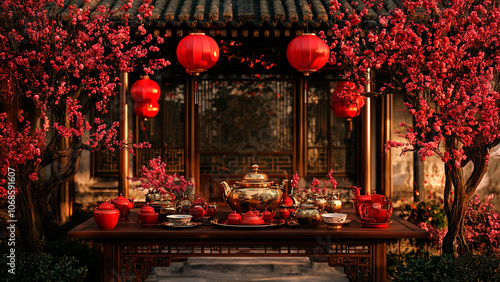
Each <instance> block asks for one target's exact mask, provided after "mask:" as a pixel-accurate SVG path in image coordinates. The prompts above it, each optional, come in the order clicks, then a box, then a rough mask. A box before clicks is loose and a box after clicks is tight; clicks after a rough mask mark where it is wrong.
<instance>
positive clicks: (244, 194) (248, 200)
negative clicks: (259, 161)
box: [221, 165, 287, 213]
mask: <svg viewBox="0 0 500 282" xmlns="http://www.w3.org/2000/svg"><path fill="white" fill-rule="evenodd" d="M252 170H253V171H252V172H249V173H247V174H245V176H244V177H243V181H241V182H236V183H235V184H234V185H233V186H229V184H227V183H226V182H225V181H223V182H221V185H222V188H223V189H224V191H223V198H224V201H226V203H227V204H228V206H229V207H230V208H231V209H233V210H235V211H237V212H239V213H245V212H247V211H249V210H251V209H257V210H259V211H261V212H263V211H265V210H268V211H270V212H274V211H275V210H276V209H277V208H278V207H279V206H280V205H281V203H282V202H283V198H284V196H283V195H284V194H283V188H284V187H285V184H286V182H287V180H283V181H282V183H281V184H278V183H276V182H275V181H270V180H269V177H268V176H267V174H265V173H261V172H259V166H258V165H253V166H252Z"/></svg>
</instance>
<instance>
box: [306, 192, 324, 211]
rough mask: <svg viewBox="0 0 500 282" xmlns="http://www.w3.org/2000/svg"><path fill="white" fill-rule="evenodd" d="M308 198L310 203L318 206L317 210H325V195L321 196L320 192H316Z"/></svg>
mask: <svg viewBox="0 0 500 282" xmlns="http://www.w3.org/2000/svg"><path fill="white" fill-rule="evenodd" d="M310 199H311V200H312V204H313V205H316V206H317V207H318V210H319V211H324V210H325V207H326V204H327V200H326V199H325V197H322V196H321V195H320V194H318V193H316V194H313V195H312V197H311V198H310Z"/></svg>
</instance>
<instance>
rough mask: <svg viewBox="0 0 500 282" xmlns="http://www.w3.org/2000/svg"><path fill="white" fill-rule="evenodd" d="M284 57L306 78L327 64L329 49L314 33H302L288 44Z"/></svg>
mask: <svg viewBox="0 0 500 282" xmlns="http://www.w3.org/2000/svg"><path fill="white" fill-rule="evenodd" d="M286 57H287V59H288V62H289V63H290V65H292V67H294V68H295V69H297V70H298V71H300V72H302V73H304V75H306V76H307V75H309V74H310V73H312V72H315V71H317V70H319V69H321V68H322V67H323V66H324V65H325V64H326V63H327V62H328V58H330V48H328V45H327V44H326V43H325V42H324V41H323V40H321V38H319V37H318V36H316V35H315V34H314V33H304V34H302V35H300V36H297V37H295V38H294V39H293V40H292V41H291V42H290V44H288V47H287V49H286Z"/></svg>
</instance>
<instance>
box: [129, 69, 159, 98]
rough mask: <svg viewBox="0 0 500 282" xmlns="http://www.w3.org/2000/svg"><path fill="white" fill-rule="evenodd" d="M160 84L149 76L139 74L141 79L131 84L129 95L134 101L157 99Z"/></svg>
mask: <svg viewBox="0 0 500 282" xmlns="http://www.w3.org/2000/svg"><path fill="white" fill-rule="evenodd" d="M160 93H161V92H160V86H158V83H156V81H154V80H151V79H149V76H147V75H146V76H141V79H139V80H137V81H136V82H134V84H132V87H131V88H130V95H132V99H133V100H134V102H136V103H145V102H151V101H158V99H160Z"/></svg>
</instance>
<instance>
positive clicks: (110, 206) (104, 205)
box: [97, 202, 115, 210]
mask: <svg viewBox="0 0 500 282" xmlns="http://www.w3.org/2000/svg"><path fill="white" fill-rule="evenodd" d="M97 209H98V210H114V209H115V205H113V204H112V203H108V202H104V203H101V204H100V205H99V206H98V207H97Z"/></svg>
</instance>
